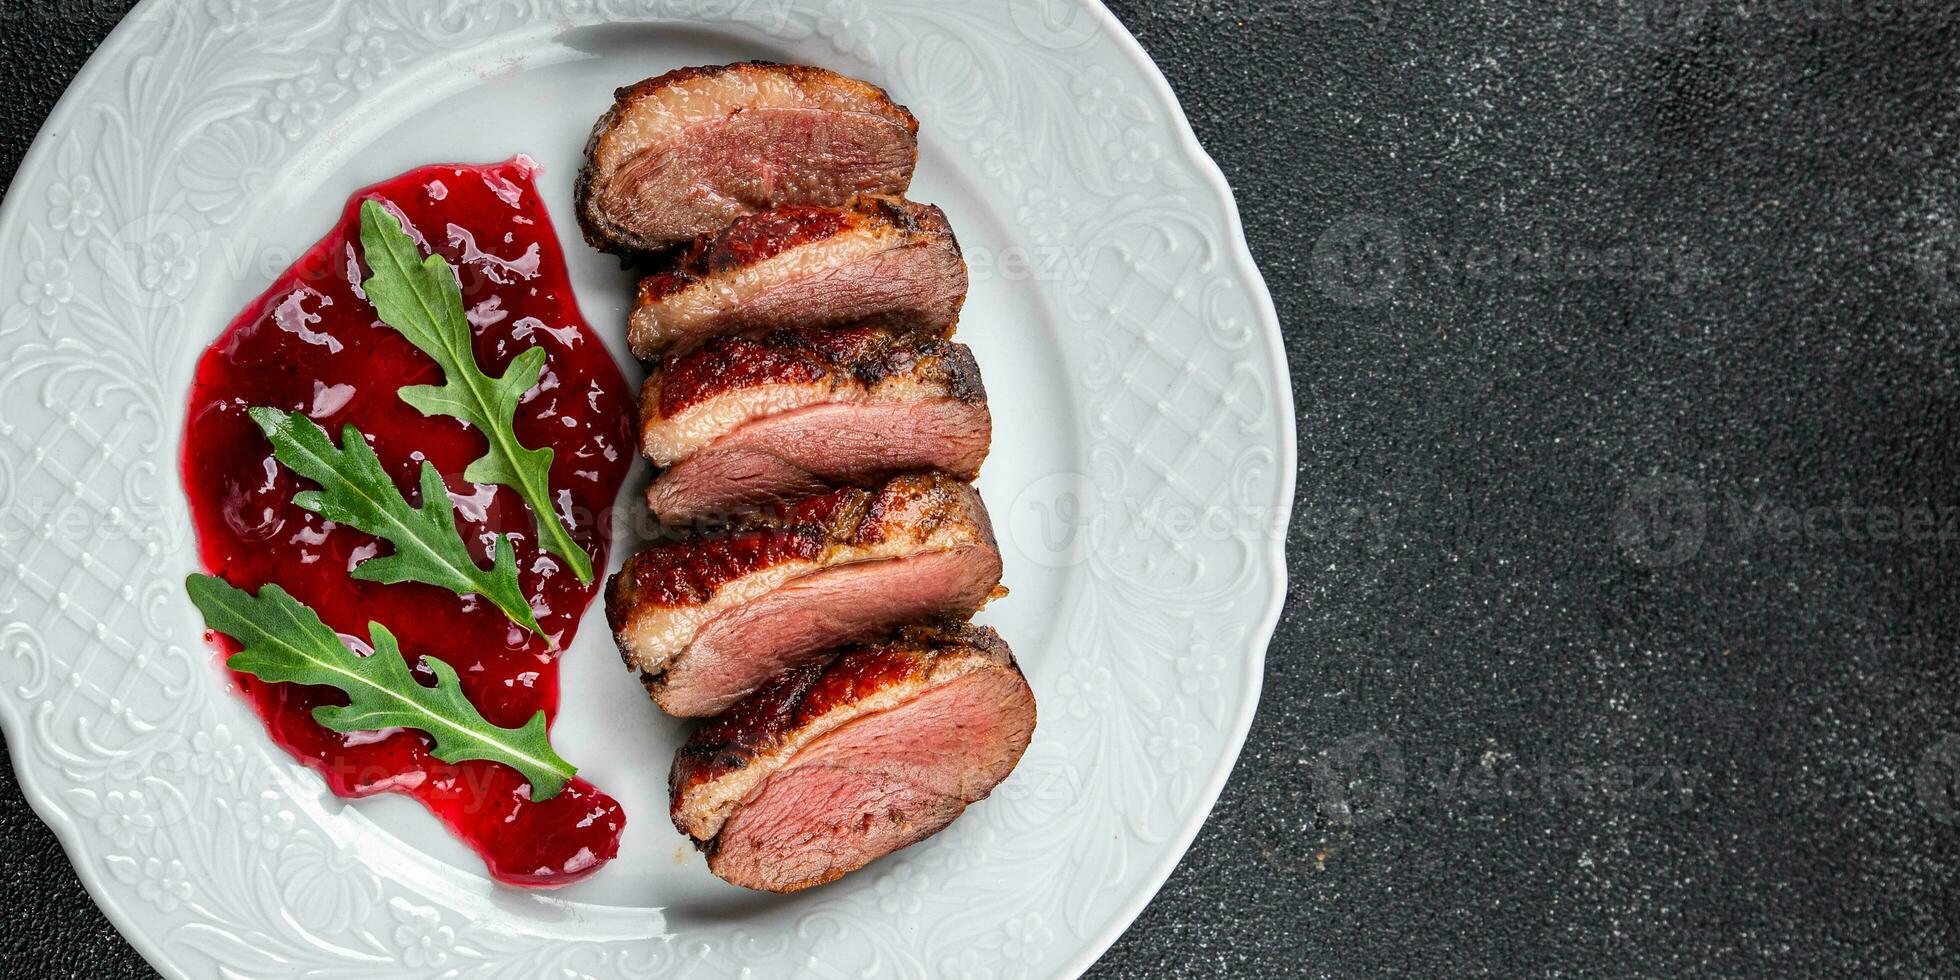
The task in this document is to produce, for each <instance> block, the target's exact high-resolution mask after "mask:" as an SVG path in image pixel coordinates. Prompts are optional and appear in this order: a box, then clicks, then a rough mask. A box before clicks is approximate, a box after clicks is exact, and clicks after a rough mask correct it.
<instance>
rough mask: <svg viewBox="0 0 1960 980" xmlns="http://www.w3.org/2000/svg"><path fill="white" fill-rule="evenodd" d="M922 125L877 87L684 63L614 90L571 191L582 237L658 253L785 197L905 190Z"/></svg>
mask: <svg viewBox="0 0 1960 980" xmlns="http://www.w3.org/2000/svg"><path fill="white" fill-rule="evenodd" d="M918 132H919V121H918V120H916V119H914V118H912V114H911V113H910V112H907V111H905V107H904V106H901V105H898V104H896V103H894V102H892V100H891V98H890V97H889V96H887V95H886V94H885V92H884V90H883V89H880V88H878V87H877V86H875V85H870V84H867V83H865V82H860V81H857V80H855V79H850V78H845V77H844V76H842V75H839V74H837V73H836V72H832V71H825V70H824V69H822V68H811V67H807V66H804V65H777V64H770V63H768V62H763V61H752V62H747V63H744V64H735V65H720V66H715V67H705V68H682V69H679V70H677V71H670V72H668V73H667V74H665V75H661V76H659V77H657V78H649V79H647V80H646V81H644V82H641V83H639V84H637V85H631V86H627V87H626V88H622V89H620V90H619V91H618V92H617V93H615V101H614V102H613V107H612V108H611V109H610V110H608V111H607V112H606V114H605V115H603V116H601V117H599V121H598V123H597V124H595V125H594V126H593V127H592V137H591V139H590V140H589V141H588V142H587V143H586V146H585V167H584V169H583V170H581V171H580V172H579V176H578V185H577V188H576V194H577V198H578V202H577V207H578V216H579V223H580V225H582V226H583V227H584V229H585V238H586V241H588V242H591V243H592V246H593V247H594V248H597V249H601V250H603V251H608V252H616V253H620V254H631V253H633V252H644V251H653V250H658V249H662V248H665V247H667V246H670V245H675V244H678V243H681V242H685V241H687V240H688V239H691V238H693V237H695V236H696V235H701V234H706V233H707V232H711V231H714V230H715V229H717V228H720V227H722V226H724V225H726V224H728V223H729V222H730V221H732V220H734V219H735V218H738V217H740V216H742V215H744V214H749V213H752V212H755V211H762V210H767V209H769V208H773V207H775V206H776V205H779V204H792V203H801V204H843V203H844V202H846V201H848V200H850V199H851V198H852V197H853V196H855V195H857V194H903V193H905V188H906V187H907V186H909V185H910V184H911V183H912V166H913V164H914V163H916V162H917V161H918V157H919V141H918Z"/></svg>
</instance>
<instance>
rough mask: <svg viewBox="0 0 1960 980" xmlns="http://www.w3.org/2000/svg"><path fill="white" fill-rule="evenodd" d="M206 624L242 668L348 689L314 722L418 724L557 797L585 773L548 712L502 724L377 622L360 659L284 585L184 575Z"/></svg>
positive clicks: (444, 751) (456, 751)
mask: <svg viewBox="0 0 1960 980" xmlns="http://www.w3.org/2000/svg"><path fill="white" fill-rule="evenodd" d="M184 588H185V589H186V590H188V591H189V592H190V594H191V601H192V602H194V603H196V604H197V608H198V609H199V610H200V611H201V612H203V613H204V622H205V624H206V625H207V626H209V627H210V628H211V629H214V630H216V631H218V632H220V633H223V634H225V635H226V636H229V637H231V638H232V639H234V640H236V641H238V644H239V650H238V652H237V653H235V654H233V655H232V657H231V659H230V660H228V661H226V666H228V667H230V668H231V669H233V670H236V671H241V672H243V673H247V674H251V675H253V676H255V677H257V678H259V679H260V680H265V681H271V682H273V683H293V684H314V685H324V686H326V687H332V688H337V689H339V690H340V691H342V692H343V693H345V694H346V695H347V698H348V703H347V704H346V705H345V706H336V705H322V706H320V707H317V708H314V709H313V720H314V721H317V722H319V723H320V724H322V725H325V726H326V727H328V728H331V729H333V730H334V731H337V732H367V731H378V730H381V729H384V728H413V729H416V730H418V731H422V732H426V733H428V735H429V737H430V738H432V739H434V740H435V744H434V745H433V746H432V747H431V749H430V752H431V754H433V755H434V756H435V757H436V758H438V759H441V760H442V761H444V762H450V763H455V762H462V761H464V760H466V759H486V760H489V761H491V762H501V763H503V764H504V765H507V766H510V767H511V768H513V769H516V770H517V771H518V772H520V773H522V774H523V776H524V778H525V779H528V780H530V782H531V799H533V800H548V799H551V798H552V797H554V796H557V795H558V793H559V792H560V791H561V790H563V789H564V788H565V783H566V781H568V780H570V779H571V778H572V776H573V775H575V774H576V773H577V772H578V770H577V769H576V768H574V767H573V766H572V765H571V764H570V763H568V762H566V761H565V760H564V759H562V758H560V757H559V756H558V753H557V752H556V751H554V750H553V749H552V747H551V742H550V740H549V736H548V735H547V733H546V731H545V721H544V712H542V711H540V712H538V713H537V714H535V715H533V716H531V720H530V721H528V722H526V723H525V724H524V726H523V727H521V728H499V727H498V726H496V725H493V724H491V723H490V722H489V721H488V720H486V719H485V718H484V717H483V715H482V714H481V713H479V712H478V711H477V710H476V706H475V705H473V704H471V703H470V701H469V698H468V697H466V696H464V694H463V687H462V684H461V683H460V682H459V681H458V679H457V677H456V670H455V668H453V667H451V666H449V665H448V664H446V663H444V662H442V661H440V660H437V659H435V658H434V657H424V658H422V659H423V661H424V662H425V663H427V664H428V666H429V670H430V671H432V672H433V673H434V674H435V676H436V684H435V686H434V687H427V686H424V685H423V684H422V683H421V682H419V681H417V680H416V679H415V674H414V673H413V672H412V671H410V669H409V665H408V661H406V660H404V659H402V652H401V647H400V646H399V645H397V644H396V642H395V636H394V634H392V633H390V632H388V630H387V628H386V627H384V626H382V625H381V624H380V623H369V624H368V636H369V637H370V638H371V639H372V640H373V644H374V653H373V654H371V655H369V656H365V657H363V656H360V655H359V654H356V653H354V652H353V651H352V650H349V649H347V647H346V646H344V645H342V644H341V642H340V637H339V636H337V635H336V634H335V633H334V631H333V630H332V629H329V628H328V627H327V625H326V624H325V623H323V622H321V621H320V616H319V614H318V613H316V612H314V611H313V610H312V609H310V608H308V607H307V606H306V605H304V604H303V603H301V602H300V601H299V600H297V599H295V598H293V597H292V596H291V595H289V594H288V593H287V592H286V590H284V589H281V588H280V587H279V586H277V585H267V586H266V587H265V588H263V589H260V590H259V594H258V595H257V596H254V595H252V594H251V593H249V592H246V591H245V590H243V589H238V588H234V587H232V586H231V585H230V584H229V583H227V582H226V581H225V580H224V579H221V578H218V577H216V576H212V575H192V576H191V577H190V578H189V579H186V580H185V582H184Z"/></svg>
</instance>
